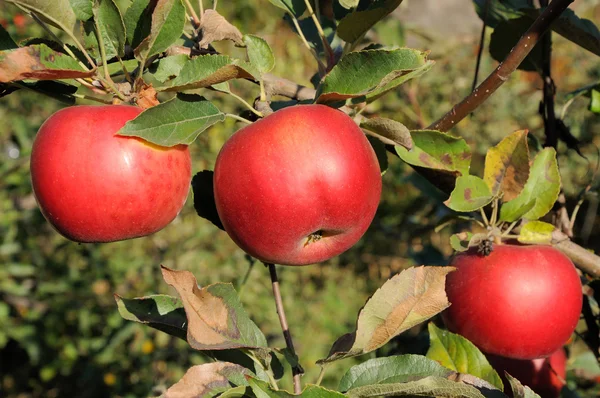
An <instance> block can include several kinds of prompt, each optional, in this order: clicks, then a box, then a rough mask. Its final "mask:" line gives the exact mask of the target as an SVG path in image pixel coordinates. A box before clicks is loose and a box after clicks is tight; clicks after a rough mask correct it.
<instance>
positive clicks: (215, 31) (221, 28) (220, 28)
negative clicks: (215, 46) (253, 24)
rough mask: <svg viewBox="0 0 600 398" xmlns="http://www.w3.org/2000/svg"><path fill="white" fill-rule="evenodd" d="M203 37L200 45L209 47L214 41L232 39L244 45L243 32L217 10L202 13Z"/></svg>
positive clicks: (201, 28)
mask: <svg viewBox="0 0 600 398" xmlns="http://www.w3.org/2000/svg"><path fill="white" fill-rule="evenodd" d="M200 31H201V32H202V34H201V35H200V37H201V39H200V42H198V47H200V48H203V49H207V48H208V45H209V44H210V43H212V42H213V41H219V40H231V41H232V42H234V43H235V44H236V45H239V46H243V45H244V41H243V39H242V33H241V32H240V31H239V29H238V28H236V27H235V26H233V25H232V24H230V23H229V22H228V21H227V20H226V19H225V18H224V17H223V16H222V15H221V14H219V13H218V12H216V11H215V10H212V9H208V10H206V11H204V14H203V15H202V21H200Z"/></svg>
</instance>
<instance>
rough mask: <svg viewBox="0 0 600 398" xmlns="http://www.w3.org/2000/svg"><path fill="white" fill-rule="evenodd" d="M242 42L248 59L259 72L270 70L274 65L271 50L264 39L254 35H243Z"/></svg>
mask: <svg viewBox="0 0 600 398" xmlns="http://www.w3.org/2000/svg"><path fill="white" fill-rule="evenodd" d="M244 44H246V52H247V53H248V60H249V61H250V64H252V66H254V67H255V68H256V69H257V70H258V71H259V72H260V73H261V74H262V73H267V72H270V71H271V70H272V69H273V68H274V67H275V57H274V56H273V50H271V47H270V46H269V43H267V42H266V41H265V40H264V39H262V38H260V37H258V36H254V35H244Z"/></svg>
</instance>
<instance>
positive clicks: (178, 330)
mask: <svg viewBox="0 0 600 398" xmlns="http://www.w3.org/2000/svg"><path fill="white" fill-rule="evenodd" d="M115 300H116V301H117V308H118V310H119V314H121V316H122V317H123V318H124V319H126V320H128V321H133V322H139V323H144V324H147V325H149V326H150V327H153V328H155V329H158V330H160V331H163V332H165V333H168V334H170V335H171V336H175V337H179V338H180V339H183V340H186V332H187V319H186V317H185V311H184V309H183V304H182V303H181V301H180V300H179V299H178V298H177V297H172V296H167V295H164V294H157V295H154V296H147V297H138V298H133V299H127V298H123V297H121V296H119V295H117V294H115Z"/></svg>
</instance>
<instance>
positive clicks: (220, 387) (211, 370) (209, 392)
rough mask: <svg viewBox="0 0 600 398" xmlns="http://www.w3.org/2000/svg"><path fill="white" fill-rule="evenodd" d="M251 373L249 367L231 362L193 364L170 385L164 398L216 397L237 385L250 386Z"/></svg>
mask: <svg viewBox="0 0 600 398" xmlns="http://www.w3.org/2000/svg"><path fill="white" fill-rule="evenodd" d="M250 374H251V373H250V371H248V369H246V368H244V367H242V366H239V365H236V364H233V363H229V362H215V363H205V364H202V365H196V366H192V367H191V368H189V369H188V370H187V372H185V375H183V377H182V378H181V380H179V381H178V382H177V383H175V384H174V385H172V386H171V387H169V389H168V390H167V391H166V393H165V395H164V398H187V397H196V398H209V397H214V396H216V395H218V394H219V393H222V392H225V391H227V390H230V389H232V388H235V387H237V386H248V382H247V381H246V376H249V375H250ZM221 396H222V395H221Z"/></svg>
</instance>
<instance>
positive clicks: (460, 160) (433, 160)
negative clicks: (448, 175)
mask: <svg viewBox="0 0 600 398" xmlns="http://www.w3.org/2000/svg"><path fill="white" fill-rule="evenodd" d="M411 136H412V141H413V148H412V149H411V150H410V151H409V150H407V149H406V148H404V147H401V146H396V153H398V156H399V157H400V159H402V160H404V161H405V162H406V163H408V164H410V165H413V166H419V167H425V168H428V169H436V170H447V171H457V172H459V173H460V174H462V175H468V174H469V168H470V166H471V148H470V147H469V145H467V143H466V142H465V140H464V139H462V138H456V137H453V136H451V135H449V134H445V133H442V132H440V131H435V130H413V131H411Z"/></svg>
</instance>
